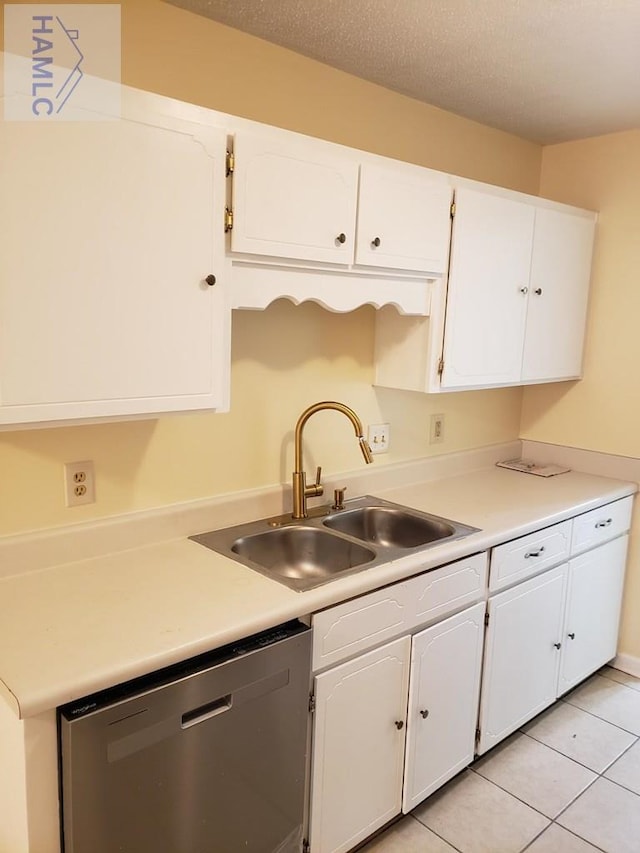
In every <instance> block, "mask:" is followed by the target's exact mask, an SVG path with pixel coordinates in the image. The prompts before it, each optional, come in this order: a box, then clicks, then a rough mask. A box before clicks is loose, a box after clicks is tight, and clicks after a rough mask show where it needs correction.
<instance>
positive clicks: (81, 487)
mask: <svg viewBox="0 0 640 853" xmlns="http://www.w3.org/2000/svg"><path fill="white" fill-rule="evenodd" d="M64 494H65V502H66V504H67V506H80V505H82V504H92V503H93V502H94V501H95V499H96V482H95V474H94V471H93V462H91V461H90V460H86V461H85V462H67V463H66V464H65V466H64Z"/></svg>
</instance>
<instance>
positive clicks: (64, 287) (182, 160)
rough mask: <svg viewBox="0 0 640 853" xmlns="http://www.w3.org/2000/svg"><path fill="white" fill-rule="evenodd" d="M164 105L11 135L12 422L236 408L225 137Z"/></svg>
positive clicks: (1, 416)
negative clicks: (230, 397)
mask: <svg viewBox="0 0 640 853" xmlns="http://www.w3.org/2000/svg"><path fill="white" fill-rule="evenodd" d="M159 100H160V101H161V102H164V99H159ZM156 107H157V104H156V100H155V98H154V96H146V95H143V94H142V93H131V92H130V90H126V89H125V90H123V117H122V120H119V121H86V122H59V123H55V124H53V123H52V124H48V125H46V124H37V123H35V122H34V123H26V122H25V123H18V122H16V123H13V122H4V123H3V125H2V128H1V134H2V147H3V156H2V158H1V159H0V199H1V201H0V231H1V233H2V244H3V245H2V251H1V252H0V424H4V425H9V424H34V423H38V422H46V421H59V420H65V419H83V418H95V417H114V416H116V417H122V416H125V417H126V416H129V415H139V414H149V413H158V412H169V411H180V410H189V409H215V408H224V407H225V406H226V404H227V393H228V391H227V386H228V370H229V320H230V311H229V308H228V305H227V299H226V294H225V271H224V266H223V265H224V263H225V259H224V246H223V228H224V225H223V215H224V155H225V135H224V133H223V132H221V131H220V130H218V129H215V128H211V127H208V126H206V125H203V124H200V123H193V122H190V121H187V120H184V119H178V118H172V117H170V115H168V114H166V113H164V111H162V112H161V111H160V109H159V108H158V109H156ZM207 277H210V278H209V282H210V283H207Z"/></svg>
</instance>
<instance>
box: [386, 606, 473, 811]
mask: <svg viewBox="0 0 640 853" xmlns="http://www.w3.org/2000/svg"><path fill="white" fill-rule="evenodd" d="M484 614H485V604H484V602H481V603H480V604H476V605H475V606H474V607H470V608H469V609H468V610H465V611H464V612H463V613H459V614H458V615H457V616H451V617H450V618H449V619H445V621H444V622H440V623H439V624H438V625H433V626H432V627H431V628H427V629H426V631H422V632H421V633H420V634H416V636H415V637H414V638H413V642H412V649H411V674H410V681H409V685H410V686H409V709H408V714H407V745H406V758H405V767H404V794H403V800H402V810H403V812H409V811H411V809H413V808H415V806H417V805H418V803H420V802H422V800H424V799H425V798H426V797H428V796H429V794H431V793H433V792H434V791H435V790H437V789H438V788H439V787H440V786H441V785H443V784H444V783H445V782H446V781H447V780H448V779H451V777H452V776H455V774H456V773H457V772H458V771H459V770H462V769H463V768H464V767H466V766H467V765H468V764H470V763H471V762H472V761H473V754H474V747H475V729H476V720H477V716H478V694H479V690H480V670H481V666H482V641H483V637H484Z"/></svg>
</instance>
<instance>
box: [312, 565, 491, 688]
mask: <svg viewBox="0 0 640 853" xmlns="http://www.w3.org/2000/svg"><path fill="white" fill-rule="evenodd" d="M486 580H487V555H486V553H482V554H474V555H473V556H472V557H468V558H466V559H464V560H458V561H457V562H455V563H451V564H449V565H447V566H442V567H441V568H439V569H433V570H432V571H430V572H424V573H423V574H421V575H418V577H414V578H410V579H409V580H406V581H401V582H400V583H396V584H393V585H392V586H388V587H385V588H384V589H380V590H378V591H377V592H371V593H368V594H367V595H361V596H360V598H354V599H351V600H350V601H345V603H344V604H339V605H337V607H331V608H329V609H328V610H323V611H321V612H320V613H316V614H315V615H314V616H313V617H312V620H311V625H312V627H313V658H312V666H313V670H314V672H318V671H319V670H321V669H324V668H325V667H327V666H331V665H333V664H335V663H338V662H339V661H342V660H346V659H347V658H348V657H351V656H352V655H356V654H359V653H360V652H364V651H366V650H367V649H371V648H373V647H374V646H377V645H379V644H380V643H383V642H386V641H387V640H392V639H393V638H394V637H398V636H400V634H403V633H409V632H410V631H411V630H412V629H413V628H415V627H417V626H419V625H426V624H427V623H429V622H433V621H434V620H435V619H437V618H440V617H443V616H447V615H449V614H450V613H455V612H456V611H458V610H461V609H462V608H463V607H466V606H467V605H469V604H474V603H475V602H476V601H480V600H481V599H482V598H483V597H484V589H485V586H486Z"/></svg>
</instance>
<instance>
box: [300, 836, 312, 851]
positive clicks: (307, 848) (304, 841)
mask: <svg viewBox="0 0 640 853" xmlns="http://www.w3.org/2000/svg"><path fill="white" fill-rule="evenodd" d="M302 853H311V845H310V844H309V842H308V841H307V839H306V838H303V839H302Z"/></svg>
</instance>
